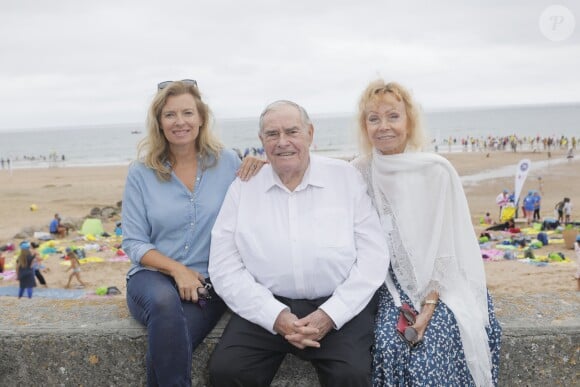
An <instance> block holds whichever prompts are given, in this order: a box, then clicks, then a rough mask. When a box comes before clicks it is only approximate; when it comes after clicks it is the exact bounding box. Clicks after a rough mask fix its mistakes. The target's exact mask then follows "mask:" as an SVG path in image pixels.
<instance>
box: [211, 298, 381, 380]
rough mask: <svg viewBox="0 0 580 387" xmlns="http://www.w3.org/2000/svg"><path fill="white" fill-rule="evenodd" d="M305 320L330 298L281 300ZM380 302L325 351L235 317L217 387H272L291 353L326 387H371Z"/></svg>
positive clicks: (324, 345) (214, 369) (219, 353)
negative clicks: (293, 342) (299, 345)
mask: <svg viewBox="0 0 580 387" xmlns="http://www.w3.org/2000/svg"><path fill="white" fill-rule="evenodd" d="M276 298H277V299H278V300H279V301H280V302H282V303H284V304H285V305H288V307H289V308H290V310H291V311H292V313H294V314H296V315H297V316H298V318H302V317H304V316H306V315H308V314H310V313H312V312H313V311H315V310H316V309H317V308H318V307H319V306H320V305H322V304H323V303H324V302H325V301H326V300H327V299H328V298H323V299H317V300H291V299H288V298H283V297H276ZM376 309H377V297H376V295H375V297H373V298H372V300H371V302H369V304H368V305H367V306H366V307H365V308H364V309H363V310H362V311H361V312H360V313H359V314H358V316H356V317H354V318H353V319H352V320H351V321H349V322H348V323H346V324H345V325H344V326H343V327H342V328H341V329H340V330H336V329H333V330H331V331H330V332H328V334H327V335H326V336H325V337H324V338H323V339H322V340H321V341H320V348H310V347H308V348H305V349H298V348H296V347H294V346H293V345H291V344H290V343H288V341H286V339H284V337H281V336H280V335H273V334H272V333H270V332H268V331H266V330H265V329H264V328H262V327H260V326H259V325H256V324H253V323H251V322H249V321H247V320H245V319H243V318H241V317H240V316H238V315H236V314H234V315H232V318H231V319H230V322H229V323H228V325H227V327H226V329H225V330H224V333H223V335H222V338H221V340H220V342H219V343H218V345H217V346H216V348H215V350H214V352H213V354H212V356H211V359H210V363H209V372H210V380H211V383H212V385H213V386H215V387H231V386H252V387H253V386H269V385H270V383H271V382H272V380H273V379H274V376H275V375H276V372H277V371H278V368H279V367H280V364H281V363H282V361H283V360H284V357H285V356H286V354H287V353H292V354H294V355H296V356H297V357H299V358H300V359H303V360H307V361H311V362H312V364H313V365H314V367H315V368H316V371H317V373H318V379H319V381H320V384H321V385H322V386H333V387H335V386H345V387H346V386H352V387H354V386H361V387H362V386H365V387H367V386H369V387H370V386H371V346H372V344H373V339H374V337H373V332H374V331H373V330H374V318H375V314H376Z"/></svg>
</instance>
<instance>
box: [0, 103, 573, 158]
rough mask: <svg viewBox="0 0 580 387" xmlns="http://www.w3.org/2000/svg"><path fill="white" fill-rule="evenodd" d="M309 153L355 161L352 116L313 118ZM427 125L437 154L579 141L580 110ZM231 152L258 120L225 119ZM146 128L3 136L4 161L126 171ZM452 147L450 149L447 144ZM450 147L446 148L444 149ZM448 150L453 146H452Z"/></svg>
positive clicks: (221, 132) (427, 115)
mask: <svg viewBox="0 0 580 387" xmlns="http://www.w3.org/2000/svg"><path fill="white" fill-rule="evenodd" d="M311 119H312V122H313V124H314V128H315V131H314V142H313V144H312V148H311V150H312V152H314V153H317V154H321V155H326V156H330V157H342V158H347V159H348V158H352V157H355V156H356V155H357V153H358V150H357V148H358V147H357V144H358V142H357V141H358V140H357V135H356V131H357V129H356V118H355V115H354V114H325V115H312V117H311ZM422 121H423V126H424V127H425V129H426V131H427V133H428V136H429V138H430V140H431V141H430V144H429V148H430V149H431V150H437V151H439V152H460V151H471V150H472V149H471V148H464V147H463V146H462V145H461V140H462V139H467V138H469V137H472V138H476V139H484V138H488V137H490V136H491V137H505V136H512V135H515V136H518V137H520V138H521V137H536V136H540V137H553V138H556V139H559V138H561V137H562V136H564V137H567V138H571V137H576V138H577V139H580V103H578V104H558V105H533V106H532V105H528V106H509V107H494V108H479V109H475V108H471V109H453V110H439V111H426V112H424V113H423V119H422ZM213 130H214V131H215V132H216V134H217V135H218V137H219V138H220V139H221V140H222V141H223V142H224V144H225V145H226V146H227V147H229V148H237V149H238V150H240V152H241V153H246V150H247V151H248V152H250V153H253V152H254V150H259V149H260V147H261V144H260V141H259V139H258V135H257V133H258V119H257V118H236V119H231V118H230V119H220V118H219V117H216V119H215V123H214V129H213ZM145 133H146V130H145V123H144V122H143V123H133V124H127V123H123V124H111V125H82V126H81V125H79V126H77V127H63V128H36V129H19V130H12V131H9V130H8V131H0V161H3V163H2V167H3V168H7V166H8V165H7V160H8V159H10V162H11V166H10V167H11V168H14V169H17V168H48V167H69V166H70V167H72V166H107V165H128V164H129V163H130V162H131V161H132V160H135V158H136V157H137V144H138V143H139V141H140V140H141V139H143V137H144V136H145ZM450 138H451V139H454V140H455V141H456V142H455V141H451V142H449V141H448V140H449V139H450ZM444 144H445V145H444ZM448 144H451V145H448Z"/></svg>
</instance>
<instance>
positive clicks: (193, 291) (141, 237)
mask: <svg viewBox="0 0 580 387" xmlns="http://www.w3.org/2000/svg"><path fill="white" fill-rule="evenodd" d="M210 128H211V112H210V109H209V107H208V106H207V105H206V104H205V103H204V102H203V100H202V98H201V95H200V92H199V89H198V87H197V83H196V82H195V81H194V80H183V81H175V82H173V81H168V82H162V83H160V84H159V85H158V91H157V94H156V95H155V97H154V99H153V102H152V103H151V106H150V108H149V112H148V117H147V137H146V138H145V139H144V140H143V141H142V142H141V143H140V144H139V160H138V161H137V162H135V163H133V164H132V165H131V166H130V168H129V172H128V175H127V181H126V186H125V192H124V195H123V249H124V250H125V252H126V253H127V255H128V256H129V258H130V259H131V262H132V265H131V268H130V269H129V272H128V273H127V305H128V307H129V311H130V312H131V314H132V316H133V317H134V318H135V319H136V320H138V321H139V322H141V323H142V324H143V325H145V326H146V327H147V332H148V349H147V358H146V364H147V384H148V385H149V386H157V385H160V386H166V385H172V386H190V385H191V365H192V353H193V351H194V350H195V348H196V347H197V346H198V345H199V344H200V343H201V341H202V340H203V339H204V337H205V336H206V335H207V333H209V331H210V330H211V329H212V328H213V327H214V325H215V324H216V322H217V321H218V320H219V318H220V317H221V315H222V314H223V312H224V311H225V309H226V307H225V304H224V303H223V301H222V300H221V299H220V298H219V297H218V296H217V295H216V294H215V292H213V289H211V283H210V279H209V278H208V271H207V267H208V257H209V246H210V233H211V229H212V227H213V224H214V222H215V218H216V216H217V214H218V212H219V210H220V207H221V204H222V201H223V198H224V196H225V193H226V191H227V189H228V187H229V185H230V183H231V182H232V181H233V180H234V179H235V178H236V173H237V171H238V170H239V172H238V174H239V175H240V176H241V177H243V178H247V177H248V176H249V175H251V174H252V173H253V172H254V171H257V170H259V168H260V167H261V166H262V164H263V162H262V161H260V160H258V159H255V158H247V159H246V160H244V164H243V165H242V166H241V167H240V164H241V162H240V159H239V157H238V156H237V155H236V153H235V152H234V151H232V150H226V149H224V147H223V145H222V144H221V143H220V142H219V141H218V139H217V138H216V137H215V136H214V135H213V133H212V132H211V130H210Z"/></svg>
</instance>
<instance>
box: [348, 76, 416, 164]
mask: <svg viewBox="0 0 580 387" xmlns="http://www.w3.org/2000/svg"><path fill="white" fill-rule="evenodd" d="M387 94H390V95H393V96H394V97H395V98H396V99H397V101H403V103H404V104H405V111H406V115H407V130H408V131H409V134H408V141H407V149H408V150H412V151H420V150H422V149H423V147H424V146H425V144H426V142H427V138H426V135H425V131H424V130H423V127H422V126H421V114H420V112H419V108H418V106H417V105H416V104H415V101H413V98H411V93H409V91H408V90H407V89H405V88H404V87H403V86H401V85H399V84H398V83H396V82H389V83H386V82H385V81H384V80H383V79H376V80H374V81H372V82H371V83H369V85H368V86H367V87H366V89H365V90H364V91H363V93H362V95H361V97H360V100H359V103H358V114H357V123H358V137H359V145H360V148H361V152H362V153H363V154H370V153H371V152H372V150H373V144H372V143H371V141H370V140H369V137H368V133H367V127H366V118H367V112H368V109H369V107H370V106H375V105H377V104H378V103H380V102H382V101H383V100H384V98H385V95H387Z"/></svg>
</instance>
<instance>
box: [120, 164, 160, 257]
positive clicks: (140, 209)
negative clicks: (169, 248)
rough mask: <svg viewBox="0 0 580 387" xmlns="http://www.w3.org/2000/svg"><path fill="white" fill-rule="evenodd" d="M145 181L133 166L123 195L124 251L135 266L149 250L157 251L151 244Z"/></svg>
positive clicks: (134, 165) (135, 166)
mask: <svg viewBox="0 0 580 387" xmlns="http://www.w3.org/2000/svg"><path fill="white" fill-rule="evenodd" d="M142 184H143V179H142V177H141V171H140V169H139V167H138V166H137V165H136V164H133V165H131V167H130V168H129V172H128V174H127V180H126V183H125V191H124V193H123V226H122V227H123V244H122V245H123V250H124V251H125V253H126V254H127V256H128V257H129V259H130V260H131V262H133V263H134V264H139V263H140V262H141V258H143V256H144V255H145V253H147V252H148V251H149V250H153V249H155V245H154V244H152V243H151V242H150V238H149V235H151V225H150V224H149V221H148V219H147V215H146V208H147V207H146V205H145V201H144V196H143V190H142Z"/></svg>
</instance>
